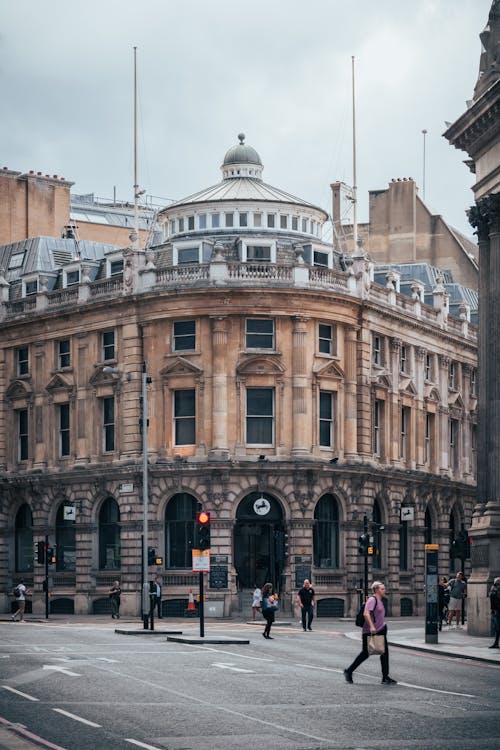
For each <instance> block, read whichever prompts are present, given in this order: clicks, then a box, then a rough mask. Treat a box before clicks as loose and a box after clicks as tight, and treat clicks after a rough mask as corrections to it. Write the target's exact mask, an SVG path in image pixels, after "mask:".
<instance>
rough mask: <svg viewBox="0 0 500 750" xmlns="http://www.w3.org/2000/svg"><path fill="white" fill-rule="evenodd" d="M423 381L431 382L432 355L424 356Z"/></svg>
mask: <svg viewBox="0 0 500 750" xmlns="http://www.w3.org/2000/svg"><path fill="white" fill-rule="evenodd" d="M425 379H426V380H430V381H432V354H429V352H427V353H426V355H425Z"/></svg>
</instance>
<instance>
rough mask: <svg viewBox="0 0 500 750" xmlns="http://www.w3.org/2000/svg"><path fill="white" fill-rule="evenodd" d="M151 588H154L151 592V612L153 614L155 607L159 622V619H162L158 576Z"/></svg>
mask: <svg viewBox="0 0 500 750" xmlns="http://www.w3.org/2000/svg"><path fill="white" fill-rule="evenodd" d="M153 587H154V592H153V602H152V604H153V607H152V609H153V612H154V610H155V607H156V608H157V611H158V619H159V620H161V618H162V614H161V582H160V578H159V576H156V578H155V580H154V584H153Z"/></svg>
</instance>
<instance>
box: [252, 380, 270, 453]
mask: <svg viewBox="0 0 500 750" xmlns="http://www.w3.org/2000/svg"><path fill="white" fill-rule="evenodd" d="M273 443H274V388H247V391H246V444H247V445H249V446H252V445H255V446H257V445H258V446H272V445H273Z"/></svg>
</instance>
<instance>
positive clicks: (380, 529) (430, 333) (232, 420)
mask: <svg viewBox="0 0 500 750" xmlns="http://www.w3.org/2000/svg"><path fill="white" fill-rule="evenodd" d="M262 172H263V165H262V162H261V159H260V157H259V155H258V153H257V152H256V151H255V150H254V149H253V148H251V147H250V146H248V145H246V144H245V143H244V136H240V143H239V144H238V145H236V146H234V147H233V148H231V149H230V150H229V151H228V152H227V154H226V156H225V158H224V161H223V164H222V180H221V182H219V183H218V184H216V185H215V186H212V187H211V188H208V189H206V190H202V191H200V192H198V193H195V194H194V195H191V196H190V197H188V198H186V199H185V200H182V201H179V202H177V203H175V204H172V205H170V206H168V207H167V208H165V209H164V210H163V211H162V212H161V213H160V216H159V221H160V224H161V226H162V231H163V240H162V242H161V244H159V245H158V246H156V247H155V248H154V249H151V250H149V251H147V252H141V251H138V250H137V249H133V248H128V249H126V250H124V251H120V250H118V249H117V248H116V247H109V246H101V247H99V246H98V245H92V246H90V245H89V246H88V247H83V248H82V249H81V251H80V253H79V256H78V257H77V258H76V259H75V258H74V257H73V258H71V257H70V261H68V262H65V261H64V258H62V259H61V255H60V250H61V248H56V250H58V251H59V255H57V253H56V254H55V251H54V248H51V245H50V242H49V241H48V240H46V241H45V243H41V242H39V243H35V242H29V243H27V244H26V247H24V248H21V247H20V244H22V243H13V244H10V245H6V246H4V247H2V248H0V265H2V266H3V267H4V268H7V269H10V270H9V271H8V274H9V275H8V278H6V277H5V276H3V277H2V278H1V279H0V319H1V321H2V327H1V332H0V337H1V346H0V357H1V359H0V390H1V393H2V404H3V407H2V410H1V412H0V470H1V474H0V519H1V523H0V529H1V531H0V535H1V537H2V544H1V545H0V556H1V557H0V590H1V591H8V590H9V589H10V588H11V584H12V582H13V581H14V579H15V578H16V577H17V576H19V575H20V574H22V575H23V577H24V578H25V580H27V581H28V582H29V584H30V585H31V584H33V586H34V589H35V592H36V594H35V597H34V601H33V607H34V609H35V610H36V611H42V610H43V606H44V603H43V595H42V593H41V591H42V579H43V575H44V571H43V567H42V566H40V565H37V563H36V562H34V556H33V544H34V543H35V542H36V541H38V540H40V539H43V538H44V537H45V535H48V537H49V541H50V543H51V544H52V545H56V550H57V555H56V556H57V563H56V564H55V565H54V566H52V567H51V572H50V589H51V593H52V597H51V608H52V611H75V612H80V613H82V612H85V613H86V612H102V611H106V608H107V602H108V600H107V590H108V587H109V584H110V583H111V581H112V580H114V579H115V578H119V579H120V581H121V584H122V589H123V592H124V596H123V604H122V607H123V611H124V612H126V613H129V614H137V613H138V612H139V609H140V601H139V599H140V596H139V592H140V584H141V580H142V578H141V531H142V478H143V470H142V467H143V464H142V435H141V432H140V423H141V406H142V402H141V384H142V373H143V368H145V371H146V373H147V375H148V378H149V379H150V381H151V382H150V383H149V384H148V386H147V388H148V390H147V396H148V398H147V404H148V420H149V426H148V433H147V444H148V446H147V447H148V454H147V457H148V475H149V484H148V510H149V516H148V524H149V535H148V539H147V545H148V547H152V548H154V549H155V550H156V553H157V555H160V556H161V557H162V558H163V563H162V565H159V566H156V565H155V566H154V567H152V568H150V570H149V574H150V575H151V576H152V575H153V574H156V573H157V574H159V575H161V577H162V579H163V594H164V603H163V607H164V613H165V614H166V615H168V614H180V613H182V612H183V611H184V608H185V606H186V601H187V595H188V591H189V588H190V586H195V585H196V582H197V576H196V575H194V574H193V573H192V571H191V547H192V543H193V528H194V518H195V514H196V511H197V509H198V508H203V509H204V510H208V511H210V513H211V519H212V522H211V525H212V546H211V554H212V564H213V571H212V573H211V574H210V576H209V577H208V580H207V584H208V586H207V609H208V612H209V613H213V614H222V613H223V614H224V615H229V614H230V613H231V612H234V611H236V610H238V608H239V607H240V606H241V604H242V602H243V601H244V598H245V595H246V591H247V590H249V589H252V588H253V587H254V586H255V584H259V585H261V584H263V583H264V581H266V580H270V581H272V583H273V585H274V587H275V588H276V590H277V591H278V592H279V594H280V596H281V599H282V605H283V607H284V609H285V610H288V611H289V610H290V608H291V607H292V602H293V600H294V595H295V592H296V590H297V587H299V586H300V585H301V584H302V580H303V579H304V578H305V577H309V578H312V581H313V584H314V587H315V589H316V592H317V597H318V616H331V615H336V616H339V615H343V614H349V613H351V614H352V613H353V612H354V610H355V609H356V607H357V603H358V592H357V588H358V587H359V581H360V578H361V577H362V574H363V563H364V558H363V557H362V556H360V555H359V553H358V537H359V535H360V533H361V532H362V529H363V522H364V516H366V518H367V520H368V523H369V528H370V532H371V534H372V535H373V548H374V554H373V556H372V557H371V558H370V561H369V565H370V576H371V575H372V574H373V575H375V576H376V577H377V578H383V579H384V580H385V581H386V583H387V587H388V590H389V591H390V592H391V598H390V608H391V612H392V614H394V615H399V614H403V615H404V614H411V613H414V614H416V613H419V614H421V613H422V612H423V608H424V598H423V596H424V595H423V589H424V543H426V542H431V541H432V542H437V543H439V544H440V553H439V554H440V566H441V570H442V571H443V572H446V573H449V572H451V571H454V570H455V569H456V565H457V564H458V563H457V561H455V560H454V559H453V558H452V557H451V555H450V539H453V538H455V537H456V536H457V534H458V532H459V531H460V530H461V529H463V528H465V527H468V526H469V524H470V519H471V514H472V507H473V501H474V493H475V473H476V468H475V422H476V404H477V394H476V349H477V331H476V328H475V326H474V325H473V324H471V323H470V321H469V319H468V317H469V316H468V313H467V308H466V306H465V305H464V306H463V308H462V310H461V312H459V315H460V317H456V316H454V315H451V314H450V310H449V296H448V294H447V291H446V288H445V285H444V283H443V278H442V277H441V276H439V274H437V275H434V276H431V277H430V278H432V289H430V290H427V297H426V296H425V292H426V290H425V289H424V284H423V283H422V282H421V281H419V280H418V279H414V280H413V282H411V283H409V284H407V285H406V294H403V293H402V291H400V289H401V287H400V285H399V281H400V277H399V274H398V273H396V272H392V271H391V270H390V269H386V270H385V271H384V273H383V274H382V275H381V273H380V271H379V273H378V276H377V270H376V269H375V268H374V266H373V263H372V262H371V261H370V260H369V258H368V256H367V254H366V253H365V251H364V250H363V248H362V247H361V246H360V247H358V248H356V251H355V252H354V253H352V254H350V255H347V256H343V255H342V254H341V253H340V252H339V251H338V250H337V249H335V248H333V247H332V246H331V245H329V244H326V243H325V242H323V241H322V239H321V237H322V226H323V224H324V222H325V221H326V220H327V218H328V217H327V214H326V213H325V212H324V211H323V210H322V209H321V208H318V207H316V206H314V205H311V204H310V203H307V202H306V201H303V200H301V199H299V198H297V197H295V196H292V195H290V194H288V193H286V192H284V191H282V190H280V189H278V188H275V187H273V186H271V185H269V184H267V183H265V182H263V180H262ZM58 242H62V243H67V244H66V245H65V248H66V251H67V252H69V253H70V247H71V242H72V240H71V239H65V240H58ZM70 255H71V253H70ZM14 256H16V257H17V256H19V257H18V259H17V260H16V261H15V263H14V264H12V258H13V257H14ZM21 256H22V257H21ZM56 256H57V258H58V262H57V263H56V262H55V261H56ZM120 262H121V263H122V265H120ZM27 274H28V279H29V281H31V282H34V281H36V284H34V285H33V286H31V287H29V286H28V287H27V284H26V277H27ZM49 279H51V281H50V283H49ZM380 281H382V283H378V282H380ZM426 300H427V301H430V302H431V304H427V303H426ZM68 509H69V511H68ZM402 518H404V519H407V518H411V520H402ZM8 606H9V601H8V598H7V597H5V598H4V602H3V608H4V610H6V609H7V608H8Z"/></svg>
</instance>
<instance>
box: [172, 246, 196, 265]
mask: <svg viewBox="0 0 500 750" xmlns="http://www.w3.org/2000/svg"><path fill="white" fill-rule="evenodd" d="M175 256H176V257H175ZM174 258H175V265H178V266H188V265H191V264H193V263H199V262H200V246H199V245H189V246H188V247H174Z"/></svg>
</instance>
